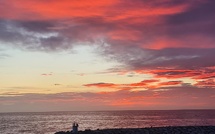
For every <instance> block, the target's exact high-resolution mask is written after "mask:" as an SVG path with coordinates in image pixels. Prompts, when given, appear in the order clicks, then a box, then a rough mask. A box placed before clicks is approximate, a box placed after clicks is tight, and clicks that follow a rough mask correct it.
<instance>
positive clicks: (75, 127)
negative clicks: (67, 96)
mask: <svg viewBox="0 0 215 134" xmlns="http://www.w3.org/2000/svg"><path fill="white" fill-rule="evenodd" d="M72 133H74V134H77V133H78V123H76V122H74V123H73V126H72Z"/></svg>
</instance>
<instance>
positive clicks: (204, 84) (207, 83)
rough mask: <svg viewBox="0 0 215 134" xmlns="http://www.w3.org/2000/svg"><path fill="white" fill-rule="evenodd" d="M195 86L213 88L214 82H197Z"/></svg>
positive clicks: (212, 80)
mask: <svg viewBox="0 0 215 134" xmlns="http://www.w3.org/2000/svg"><path fill="white" fill-rule="evenodd" d="M195 86H198V87H207V88H208V87H210V88H215V81H214V79H207V80H202V81H197V83H196V84H195Z"/></svg>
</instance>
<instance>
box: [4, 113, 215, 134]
mask: <svg viewBox="0 0 215 134" xmlns="http://www.w3.org/2000/svg"><path fill="white" fill-rule="evenodd" d="M74 121H75V122H77V123H78V124H79V128H78V129H79V130H86V129H91V130H96V129H108V128H143V127H159V126H191V125H192V126H207V125H213V126H215V110H137V111H134V110H133V111H132V110H128V111H75V112H74V111H65V112H23V113H0V134H54V133H55V132H58V131H71V129H72V124H73V122H74Z"/></svg>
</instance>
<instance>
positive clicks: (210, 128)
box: [55, 126, 215, 134]
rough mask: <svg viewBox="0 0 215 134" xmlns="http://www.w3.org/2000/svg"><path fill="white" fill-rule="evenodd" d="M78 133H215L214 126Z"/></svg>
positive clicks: (80, 132)
mask: <svg viewBox="0 0 215 134" xmlns="http://www.w3.org/2000/svg"><path fill="white" fill-rule="evenodd" d="M55 134H73V133H72V132H63V131H61V132H56V133H55ZM78 134H215V126H178V127H173V126H171V127H152V128H123V129H103V130H99V129H98V130H85V131H79V132H78Z"/></svg>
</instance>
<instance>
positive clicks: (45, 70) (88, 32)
mask: <svg viewBox="0 0 215 134" xmlns="http://www.w3.org/2000/svg"><path fill="white" fill-rule="evenodd" d="M214 7H215V1H214V0H153V1H152V0H93V1H88V0H0V112H39V111H94V110H160V109H161V110H169V109H214V108H215V103H213V101H214V100H215V60H214V58H215V38H214V37H215V17H214V13H215V8H214Z"/></svg>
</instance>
